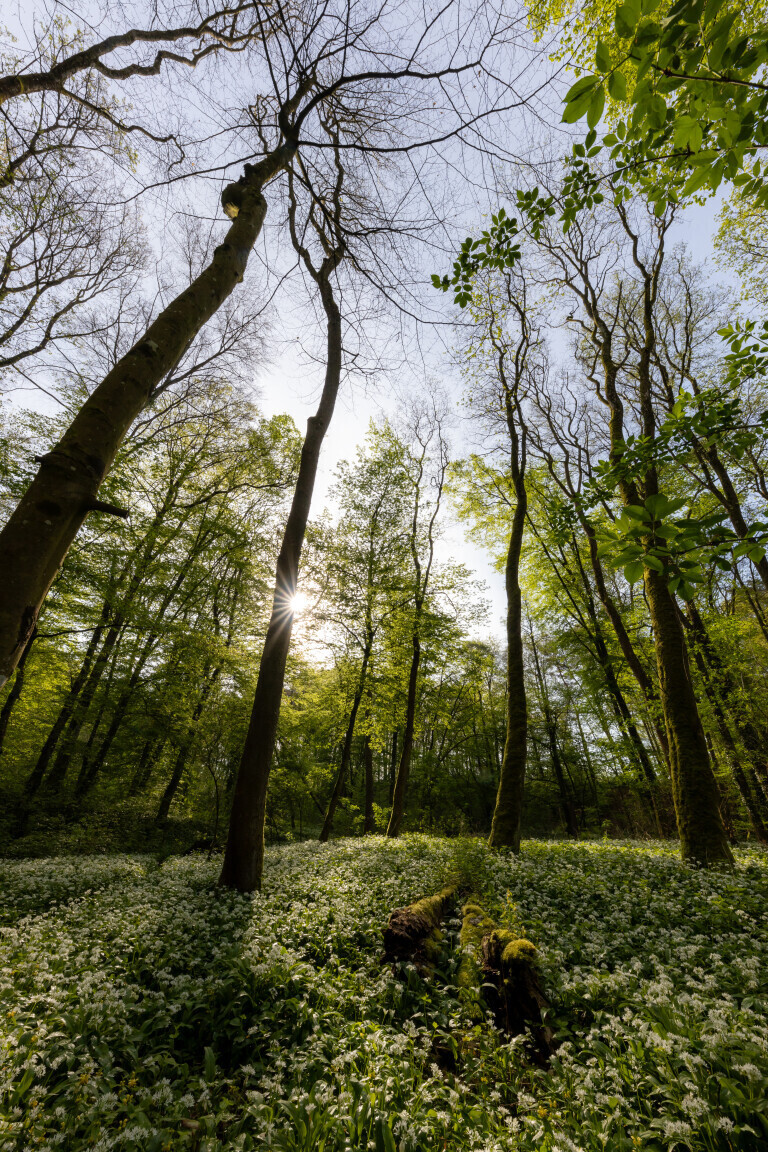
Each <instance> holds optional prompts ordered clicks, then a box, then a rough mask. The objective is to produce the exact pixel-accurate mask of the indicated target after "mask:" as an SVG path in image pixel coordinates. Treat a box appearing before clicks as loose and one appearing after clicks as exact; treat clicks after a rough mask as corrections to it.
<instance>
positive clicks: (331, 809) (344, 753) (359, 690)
mask: <svg viewBox="0 0 768 1152" xmlns="http://www.w3.org/2000/svg"><path fill="white" fill-rule="evenodd" d="M370 654H371V650H370V648H368V647H367V648H366V649H365V650H364V652H363V662H362V665H361V667H360V676H359V678H358V681H357V687H356V688H355V695H354V699H353V701H352V708H351V711H350V713H349V721H348V723H347V731H346V732H345V734H344V745H343V747H342V750H341V763H340V764H339V770H338V772H337V773H336V780H335V783H334V785H333V792H332V793H331V799H330V800H329V802H328V811H327V812H326V814H325V819H324V821H323V827H322V828H321V830H320V836H319V840H320V843H321V844H326V843H327V842H328V839H329V837H330V835H331V831H332V829H333V818H334V816H335V815H336V809H337V808H338V806H339V801H340V800H341V796H342V792H343V790H344V781H345V780H346V777H347V771H348V770H349V762H350V760H351V759H352V739H353V737H354V735H355V723H356V721H357V713H358V710H359V708H360V701H361V700H362V698H363V690H364V688H365V676H366V673H367V671H368V660H369V657H370Z"/></svg>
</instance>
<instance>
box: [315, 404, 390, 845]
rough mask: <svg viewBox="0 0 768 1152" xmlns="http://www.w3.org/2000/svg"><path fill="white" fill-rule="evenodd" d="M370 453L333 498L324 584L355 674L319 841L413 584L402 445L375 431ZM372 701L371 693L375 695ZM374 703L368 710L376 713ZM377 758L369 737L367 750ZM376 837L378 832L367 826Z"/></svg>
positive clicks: (341, 479) (341, 477) (342, 471)
mask: <svg viewBox="0 0 768 1152" xmlns="http://www.w3.org/2000/svg"><path fill="white" fill-rule="evenodd" d="M366 447H367V451H366V453H365V455H364V454H363V453H362V452H358V455H357V458H356V460H355V462H354V464H353V465H349V464H347V463H345V462H343V463H342V464H341V465H340V467H339V474H338V480H337V482H336V485H335V488H334V489H333V490H332V494H333V495H334V496H335V499H336V502H337V505H338V508H339V513H340V519H339V525H338V527H337V529H336V531H335V532H334V533H333V534H332V536H331V537H330V538H329V539H328V541H327V545H326V546H327V548H328V559H327V565H326V579H325V582H324V585H323V600H324V603H325V609H324V613H323V615H324V617H325V618H326V620H327V621H328V622H329V623H331V624H332V625H334V626H335V628H336V629H340V630H341V633H342V645H343V659H344V663H347V662H349V663H351V664H352V667H353V669H354V672H353V676H354V680H353V684H354V687H353V689H352V700H351V705H350V706H349V717H348V721H347V726H346V731H345V733H344V740H343V744H342V749H341V756H340V760H339V768H338V772H337V774H336V780H335V782H334V787H333V792H332V793H331V799H330V801H329V803H328V808H327V810H326V814H325V819H324V821H323V827H322V829H321V832H320V840H321V841H326V840H328V838H329V836H330V834H331V830H332V827H333V819H334V816H335V813H336V809H337V807H338V804H339V801H340V799H341V796H342V791H343V788H344V785H345V783H346V779H347V776H348V773H349V768H350V762H351V758H352V741H353V738H354V734H355V725H356V723H357V717H358V712H359V710H360V706H361V704H362V702H363V697H364V694H365V692H366V686H367V679H368V673H369V666H370V664H371V660H372V657H373V653H374V646H375V644H376V641H377V638H378V634H379V631H380V630H381V628H382V627H385V626H386V623H387V620H388V618H389V617H390V616H391V615H392V613H394V612H397V611H398V609H399V608H400V607H401V600H402V598H403V596H404V591H405V585H406V581H407V575H406V571H407V569H406V564H407V560H408V554H407V549H406V538H407V521H406V517H407V499H408V488H409V485H408V478H407V473H406V471H405V469H404V467H403V452H402V446H401V445H400V444H398V443H397V442H396V441H393V439H392V436H391V434H388V430H386V429H384V430H379V429H377V428H376V427H375V426H374V425H372V426H371V428H370V429H369V433H368V443H367V446H366ZM369 697H370V690H369ZM370 707H371V704H370V700H369V704H368V709H369V711H370ZM365 748H366V753H365V754H366V757H368V758H369V760H370V758H371V757H372V753H371V748H370V733H367V742H366V745H365ZM369 760H367V761H366V770H367V771H369V772H370V773H371V779H370V781H369V782H368V785H367V787H366V811H367V822H368V824H369V825H371V823H372V819H373V816H372V807H371V806H372V803H373V799H372V790H373V780H372V771H373V769H372V763H370V762H369ZM367 830H368V831H372V827H368V829H367Z"/></svg>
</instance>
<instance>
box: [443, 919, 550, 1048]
mask: <svg viewBox="0 0 768 1152" xmlns="http://www.w3.org/2000/svg"><path fill="white" fill-rule="evenodd" d="M459 939H460V943H461V949H462V958H461V963H460V965H459V975H458V983H459V987H460V988H461V989H463V990H464V991H465V993H471V991H472V990H473V989H477V990H481V991H482V995H483V998H484V999H485V1001H486V1003H487V1004H488V1006H489V1008H490V1009H491V1011H492V1012H493V1014H494V1017H495V1018H496V1023H497V1025H498V1026H499V1028H501V1029H502V1030H503V1031H504V1032H507V1033H508V1034H509V1035H510V1036H520V1035H522V1033H524V1032H526V1031H527V1030H529V1029H530V1031H531V1034H532V1036H533V1039H534V1041H535V1044H536V1048H537V1051H538V1053H539V1055H540V1056H542V1057H545V1058H546V1057H547V1056H548V1055H549V1054H550V1052H551V1051H552V1048H553V1043H552V1040H553V1035H552V1030H551V1028H549V1027H548V1026H547V1025H546V1024H545V1023H544V1021H543V1013H544V1011H545V1009H547V1008H548V1007H549V1001H548V1000H547V998H546V996H545V995H544V992H543V990H542V987H541V982H540V980H539V975H538V972H537V969H536V947H535V945H534V944H532V943H531V941H530V940H527V939H526V938H525V937H524V936H521V935H520V933H519V931H514V930H512V929H508V928H498V927H497V926H496V925H495V924H494V922H493V920H492V919H491V917H490V916H489V915H488V913H487V912H485V910H484V909H483V908H482V907H481V906H480V905H479V904H478V903H477V902H476V901H474V900H470V901H468V902H467V903H466V904H465V905H464V907H463V908H462V924H461V935H460V937H459Z"/></svg>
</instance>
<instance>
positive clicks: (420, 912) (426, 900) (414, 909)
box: [408, 887, 454, 928]
mask: <svg viewBox="0 0 768 1152" xmlns="http://www.w3.org/2000/svg"><path fill="white" fill-rule="evenodd" d="M453 893H454V889H453V888H450V887H449V888H443V889H442V890H441V891H440V892H437V893H436V894H435V895H434V896H424V897H423V898H422V899H421V900H416V901H414V903H413V904H409V905H408V911H409V912H410V913H411V915H412V916H418V917H419V918H420V919H421V920H423V921H424V922H425V924H428V925H429V926H430V927H431V928H437V926H438V924H439V923H440V921H441V920H442V918H443V912H444V911H445V905H446V904H447V903H448V901H449V900H450V898H451V897H452V896H453Z"/></svg>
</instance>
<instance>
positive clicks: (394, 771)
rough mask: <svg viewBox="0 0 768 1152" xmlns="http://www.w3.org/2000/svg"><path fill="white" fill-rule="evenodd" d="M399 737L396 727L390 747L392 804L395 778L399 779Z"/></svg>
mask: <svg viewBox="0 0 768 1152" xmlns="http://www.w3.org/2000/svg"><path fill="white" fill-rule="evenodd" d="M398 737H399V733H398V731H397V728H395V730H394V732H393V733H392V743H391V745H390V749H389V803H390V804H391V803H392V797H393V796H394V794H395V780H397V764H398V755H397V741H398Z"/></svg>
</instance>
